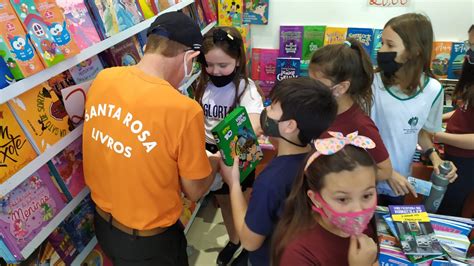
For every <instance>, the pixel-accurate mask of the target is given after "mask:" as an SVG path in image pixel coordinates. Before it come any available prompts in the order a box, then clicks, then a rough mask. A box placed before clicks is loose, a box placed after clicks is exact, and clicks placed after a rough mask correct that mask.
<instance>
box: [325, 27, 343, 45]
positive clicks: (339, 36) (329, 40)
mask: <svg viewBox="0 0 474 266" xmlns="http://www.w3.org/2000/svg"><path fill="white" fill-rule="evenodd" d="M346 35H347V28H337V27H326V32H325V33H324V45H329V44H339V43H343V42H344V41H345V40H346Z"/></svg>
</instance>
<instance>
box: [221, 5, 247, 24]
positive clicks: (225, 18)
mask: <svg viewBox="0 0 474 266" xmlns="http://www.w3.org/2000/svg"><path fill="white" fill-rule="evenodd" d="M217 2H218V3H217V10H219V18H218V23H219V26H234V27H240V26H241V25H242V20H243V13H244V11H243V6H244V3H243V0H217Z"/></svg>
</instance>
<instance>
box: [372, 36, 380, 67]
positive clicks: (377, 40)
mask: <svg viewBox="0 0 474 266" xmlns="http://www.w3.org/2000/svg"><path fill="white" fill-rule="evenodd" d="M382 32H383V30H382V29H374V42H373V44H372V51H370V59H372V64H373V65H374V67H376V66H377V65H378V64H377V53H378V52H379V50H380V48H382Z"/></svg>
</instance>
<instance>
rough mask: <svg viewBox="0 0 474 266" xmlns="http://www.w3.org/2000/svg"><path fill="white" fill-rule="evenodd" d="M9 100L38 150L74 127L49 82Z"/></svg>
mask: <svg viewBox="0 0 474 266" xmlns="http://www.w3.org/2000/svg"><path fill="white" fill-rule="evenodd" d="M8 104H9V105H10V106H11V107H12V111H13V113H14V115H15V116H16V117H17V120H18V121H19V123H20V125H21V126H22V128H23V129H24V130H25V131H27V132H28V133H29V137H30V136H31V140H32V142H33V144H34V147H35V148H36V149H37V151H38V152H44V151H45V150H46V149H47V148H48V147H49V146H51V145H53V144H54V143H56V142H57V141H59V140H61V139H62V138H63V137H65V136H66V135H67V134H68V133H69V132H70V131H71V130H72V129H74V127H73V126H72V125H70V123H69V117H68V115H67V113H66V109H65V108H64V105H63V103H62V102H61V101H60V100H59V98H58V96H57V95H56V93H54V91H53V89H51V87H50V86H49V85H48V84H47V83H42V84H40V85H38V86H36V87H34V88H32V89H31V90H29V91H27V92H25V93H23V94H21V95H20V96H18V97H17V98H14V99H11V100H10V101H8Z"/></svg>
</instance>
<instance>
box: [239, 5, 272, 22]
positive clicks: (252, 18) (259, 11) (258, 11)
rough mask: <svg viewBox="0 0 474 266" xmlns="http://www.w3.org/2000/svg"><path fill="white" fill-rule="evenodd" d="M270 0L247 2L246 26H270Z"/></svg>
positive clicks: (245, 9)
mask: <svg viewBox="0 0 474 266" xmlns="http://www.w3.org/2000/svg"><path fill="white" fill-rule="evenodd" d="M269 5H270V1H269V0H245V2H244V23H245V24H260V25H266V24H268V9H269Z"/></svg>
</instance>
